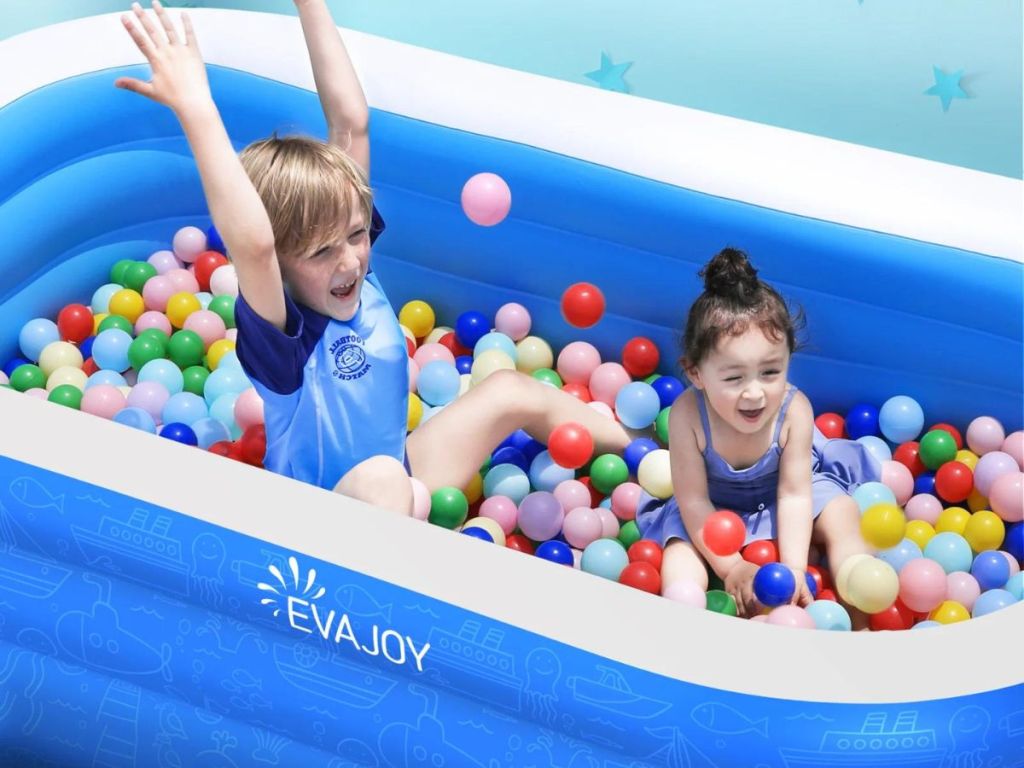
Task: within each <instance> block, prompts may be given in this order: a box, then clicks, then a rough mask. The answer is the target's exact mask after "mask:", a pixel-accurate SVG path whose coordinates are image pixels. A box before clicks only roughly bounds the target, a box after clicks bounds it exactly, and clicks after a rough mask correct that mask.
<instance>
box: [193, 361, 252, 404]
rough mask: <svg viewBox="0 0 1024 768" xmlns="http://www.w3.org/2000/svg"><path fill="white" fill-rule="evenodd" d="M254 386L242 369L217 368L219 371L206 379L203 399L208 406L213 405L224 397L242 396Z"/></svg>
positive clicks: (230, 367)
mask: <svg viewBox="0 0 1024 768" xmlns="http://www.w3.org/2000/svg"><path fill="white" fill-rule="evenodd" d="M251 386H252V382H251V381H249V377H248V376H246V375H245V372H244V371H243V370H242V369H241V368H235V367H233V366H227V367H226V368H222V367H221V366H219V365H218V366H217V370H215V371H214V372H213V373H211V374H210V375H209V376H207V377H206V382H205V383H204V384H203V397H204V398H205V400H206V404H207V405H213V403H215V402H216V401H217V400H218V399H220V397H221V396H222V395H229V394H230V395H240V394H241V393H242V392H244V391H245V390H247V389H248V388H249V387H251Z"/></svg>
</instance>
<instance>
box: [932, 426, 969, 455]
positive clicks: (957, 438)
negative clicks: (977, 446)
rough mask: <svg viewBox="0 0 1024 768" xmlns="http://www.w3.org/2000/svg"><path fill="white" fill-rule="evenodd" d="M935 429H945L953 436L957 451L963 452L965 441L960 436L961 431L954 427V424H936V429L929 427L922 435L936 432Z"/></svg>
mask: <svg viewBox="0 0 1024 768" xmlns="http://www.w3.org/2000/svg"><path fill="white" fill-rule="evenodd" d="M935 429H944V430H946V431H947V432H949V434H950V435H952V436H953V442H955V443H956V449H957V450H958V451H959V450H961V449H962V448H963V447H964V439H963V437H962V436H961V435H960V430H959V429H957V428H956V427H954V426H953V425H952V424H946V423H942V424H936V425H935V426H934V427H929V428H928V429H926V430H925V431H924V432H922V433H921V434H923V435H927V434H928V433H929V432H931V431H932V430H935Z"/></svg>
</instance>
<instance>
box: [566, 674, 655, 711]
mask: <svg viewBox="0 0 1024 768" xmlns="http://www.w3.org/2000/svg"><path fill="white" fill-rule="evenodd" d="M598 670H599V671H600V672H601V678H600V679H599V680H590V679H587V678H585V677H578V676H574V677H570V678H569V679H568V680H567V681H566V684H567V685H568V686H569V687H570V688H571V689H572V690H573V693H574V694H575V695H576V701H578V702H580V703H582V704H589V705H591V706H593V707H597V708H598V709H603V710H605V711H607V712H613V713H615V714H616V715H620V716H623V717H632V718H635V719H637V720H646V719H648V718H651V717H656V716H658V715H660V714H661V713H662V712H664V711H665V710H667V709H668V708H669V707H670V706H671V704H670V703H669V702H667V701H659V700H658V699H652V698H650V697H649V696H641V695H640V694H638V693H634V692H633V689H632V688H630V687H629V683H627V682H626V679H625V678H624V677H623V676H622V674H621V673H620V672H619V671H618V670H615V669H612V668H611V667H604V666H598Z"/></svg>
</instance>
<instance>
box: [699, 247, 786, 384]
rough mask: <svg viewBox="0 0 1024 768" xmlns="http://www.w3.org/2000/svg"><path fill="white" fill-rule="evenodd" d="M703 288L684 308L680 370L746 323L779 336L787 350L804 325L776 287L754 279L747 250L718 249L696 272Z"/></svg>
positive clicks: (774, 337)
mask: <svg viewBox="0 0 1024 768" xmlns="http://www.w3.org/2000/svg"><path fill="white" fill-rule="evenodd" d="M699 275H700V276H701V277H703V278H704V292H703V293H702V294H701V295H700V296H698V297H697V300H696V301H695V302H693V306H691V307H690V313H689V315H688V316H687V318H686V330H685V331H684V332H683V357H682V359H681V360H680V361H679V362H680V364H681V365H682V366H683V369H684V370H685V369H687V368H689V367H690V366H694V365H699V364H700V363H701V362H702V361H703V360H704V358H706V357H707V356H708V354H710V352H711V351H712V350H713V349H714V348H715V346H716V345H717V344H718V342H719V340H720V339H721V338H722V337H723V336H738V335H740V334H741V333H744V332H745V331H746V330H747V328H749V327H750V325H751V323H753V324H755V325H756V326H757V327H758V328H760V329H761V330H762V331H763V332H764V334H765V336H767V337H768V338H769V339H771V340H773V341H782V340H785V342H786V345H787V346H788V347H789V351H790V353H791V354H792V353H793V352H794V351H796V349H797V348H798V343H797V332H798V331H799V330H801V329H802V328H803V326H804V324H805V321H804V313H803V310H802V309H798V311H797V313H796V316H795V317H794V316H793V315H792V314H791V313H790V311H789V307H787V306H786V302H785V300H784V299H783V298H782V296H780V295H779V292H778V291H776V290H775V289H774V288H772V287H771V286H770V285H768V283H766V282H764V281H763V280H761V279H759V278H758V276H757V270H756V269H754V267H753V266H752V265H751V264H750V261H749V259H748V258H747V254H745V253H744V252H743V251H741V250H738V249H736V248H725V249H723V250H721V251H719V252H718V253H717V254H716V255H715V257H714V258H712V259H711V261H709V262H708V263H707V264H706V265H705V266H704V268H703V269H702V270H701V271H700V272H699Z"/></svg>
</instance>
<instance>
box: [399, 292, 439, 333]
mask: <svg viewBox="0 0 1024 768" xmlns="http://www.w3.org/2000/svg"><path fill="white" fill-rule="evenodd" d="M435 321H436V318H435V316H434V309H433V307H431V306H430V305H429V304H427V302H425V301H420V300H419V299H415V300H413V301H408V302H406V303H405V304H404V305H403V306H402V308H401V310H399V312H398V322H400V323H401V324H402V325H404V326H405V327H406V328H408V329H409V330H410V331H412V333H413V336H415V337H416V338H417V339H422V338H424V337H425V336H426V335H427V334H429V333H430V332H431V331H432V330H433V329H434V322H435Z"/></svg>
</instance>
